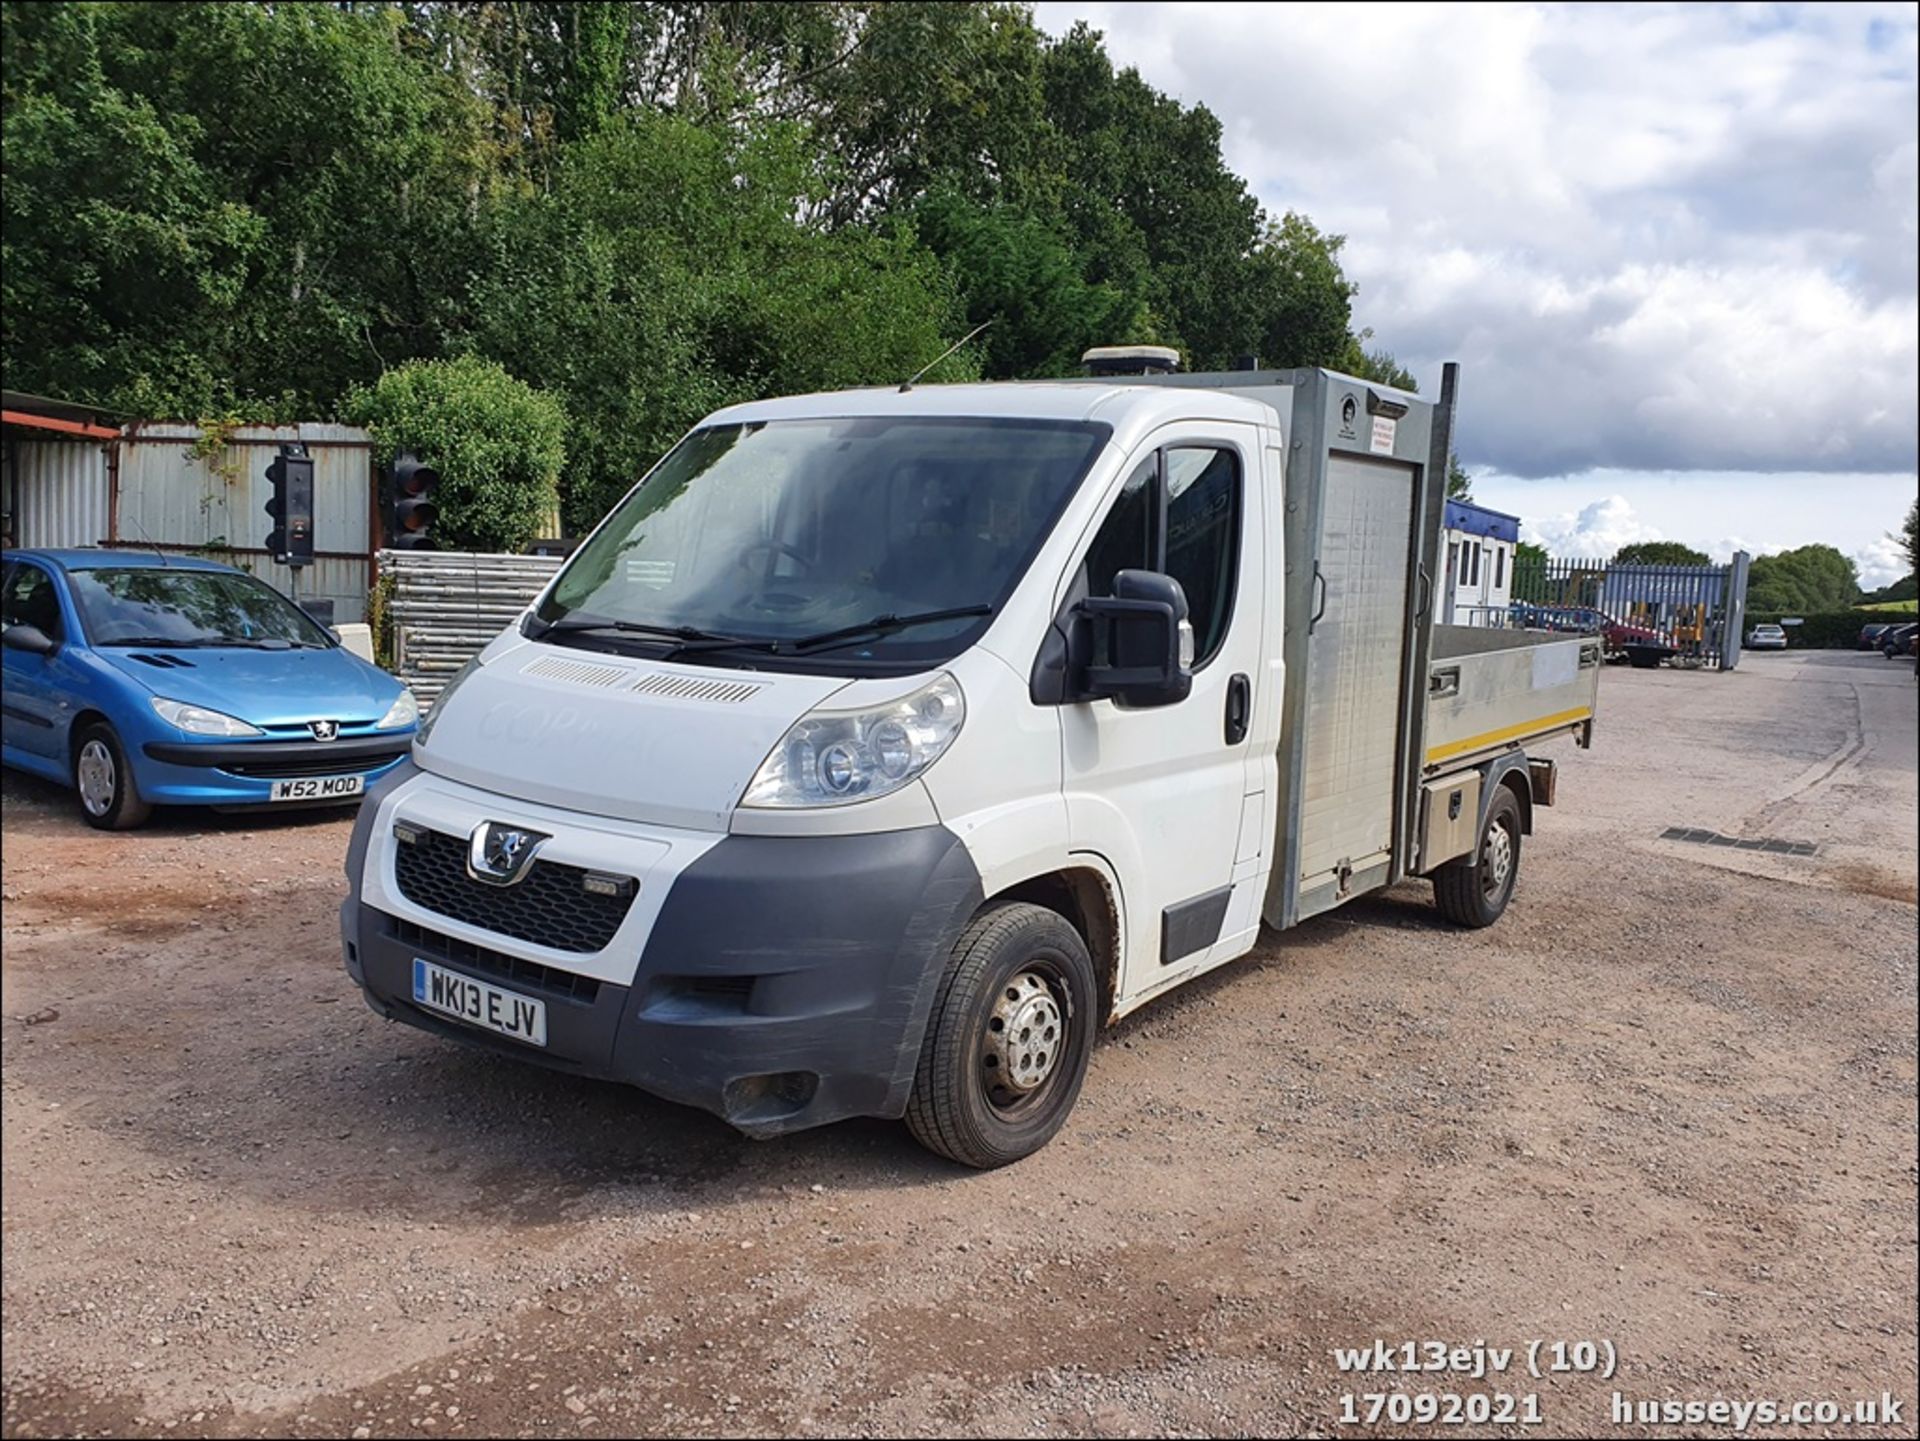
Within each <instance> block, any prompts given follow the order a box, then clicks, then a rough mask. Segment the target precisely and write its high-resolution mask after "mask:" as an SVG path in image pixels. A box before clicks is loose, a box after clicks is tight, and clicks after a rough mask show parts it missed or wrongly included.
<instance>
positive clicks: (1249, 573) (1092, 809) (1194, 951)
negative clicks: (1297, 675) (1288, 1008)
mask: <svg viewBox="0 0 1920 1441" xmlns="http://www.w3.org/2000/svg"><path fill="white" fill-rule="evenodd" d="M1260 456H1261V451H1260V434H1259V431H1258V429H1257V427H1255V426H1252V425H1246V424H1233V423H1228V422H1207V423H1197V422H1196V423H1193V424H1191V425H1182V426H1178V427H1171V428H1168V429H1165V430H1162V431H1161V432H1159V433H1158V434H1156V435H1155V436H1154V437H1153V439H1152V441H1151V443H1150V444H1148V445H1146V446H1144V447H1143V448H1142V449H1141V450H1140V451H1139V452H1137V453H1136V454H1135V455H1133V456H1131V457H1130V458H1129V460H1128V463H1127V465H1126V466H1125V467H1124V468H1123V470H1122V471H1121V480H1120V481H1119V483H1118V485H1117V486H1116V487H1115V489H1114V492H1113V494H1112V495H1111V496H1110V497H1109V498H1108V505H1107V509H1106V511H1105V513H1104V516H1103V518H1102V519H1101V520H1100V521H1099V522H1098V524H1097V525H1096V527H1095V529H1094V530H1093V532H1092V534H1091V535H1090V536H1089V537H1088V539H1087V541H1086V544H1085V545H1084V548H1083V550H1082V552H1081V558H1080V561H1079V563H1078V565H1077V566H1076V567H1075V569H1074V570H1073V571H1072V572H1071V573H1070V574H1069V576H1068V577H1067V580H1066V583H1065V585H1064V586H1063V594H1062V596H1061V600H1062V602H1063V604H1068V605H1070V604H1072V603H1074V602H1075V601H1077V600H1078V599H1079V598H1080V597H1081V596H1088V595H1091V596H1106V595H1111V594H1112V585H1113V577H1114V576H1115V574H1116V573H1118V572H1119V571H1121V570H1127V569H1142V570H1153V571H1160V572H1162V573H1164V574H1167V575H1170V576H1172V577H1173V578H1174V579H1175V580H1178V581H1179V582H1180V584H1181V588H1182V589H1183V590H1184V591H1185V593H1186V598H1187V607H1188V616H1189V623H1190V624H1191V626H1192V628H1193V663H1192V669H1193V689H1192V691H1191V692H1190V693H1189V694H1188V696H1187V697H1186V699H1184V700H1182V701H1179V702H1177V703H1175V704H1172V705H1166V706H1156V707H1151V708H1134V707H1129V706H1126V705H1124V704H1122V703H1120V702H1118V701H1115V700H1111V699H1101V700H1094V701H1082V702H1079V703H1076V704H1071V705H1067V706H1065V707H1063V708H1062V711H1061V730H1062V742H1063V757H1062V759H1063V773H1064V788H1065V793H1066V801H1067V824H1068V833H1069V836H1070V844H1071V846H1072V848H1073V849H1074V850H1076V851H1091V852H1095V853H1097V854H1099V855H1101V856H1103V857H1105V858H1106V860H1107V861H1108V862H1109V864H1111V865H1112V866H1113V867H1114V869H1115V871H1116V872H1117V873H1118V876H1119V880H1120V885H1121V890H1122V897H1121V903H1122V905H1123V906H1124V908H1125V911H1126V917H1125V919H1126V936H1127V944H1126V947H1125V961H1124V968H1123V974H1122V976H1121V977H1120V984H1119V991H1120V998H1121V1000H1122V1001H1123V1002H1124V1001H1126V1000H1128V999H1129V998H1132V997H1137V996H1139V995H1141V994H1143V993H1145V992H1148V991H1152V990H1155V989H1157V988H1159V987H1160V986H1162V985H1166V984H1170V983H1171V982H1172V981H1174V980H1176V979H1178V978H1180V977H1181V976H1183V975H1186V974H1190V973H1191V972H1192V971H1193V970H1195V969H1196V968H1198V967H1200V966H1203V965H1205V964H1206V963H1207V962H1208V960H1209V959H1212V958H1218V957H1221V956H1222V955H1223V954H1225V953H1232V954H1238V953H1239V951H1243V950H1245V949H1246V946H1247V939H1248V937H1247V933H1248V932H1249V930H1250V929H1252V928H1257V925H1258V899H1257V896H1256V895H1255V892H1256V891H1257V890H1258V881H1257V876H1256V875H1255V874H1254V873H1255V872H1256V871H1257V870H1258V867H1259V860H1260V853H1261V850H1262V846H1263V839H1262V835H1261V832H1262V830H1263V826H1264V819H1263V815H1262V801H1263V797H1262V795H1261V794H1260V782H1259V779H1258V777H1259V775H1260V774H1261V772H1260V769H1259V768H1258V767H1256V766H1252V765H1250V764H1249V750H1250V747H1249V745H1248V735H1249V733H1250V730H1251V729H1252V726H1253V718H1254V716H1255V715H1256V709H1255V708H1256V706H1258V705H1259V704H1260V702H1261V699H1262V697H1261V696H1260V695H1258V694H1257V693H1256V687H1257V686H1258V684H1259V682H1260V679H1261V672H1262V669H1263V668H1262V666H1261V665H1260V656H1261V626H1262V622H1263V615H1262V610H1263V607H1262V606H1261V604H1260V596H1261V594H1262V586H1263V584H1264V567H1263V559H1264V557H1263V551H1262V547H1261V545H1260V543H1259V537H1260V534H1261V525H1262V504H1261V495H1260V488H1259V484H1258V477H1259V475H1260ZM1240 891H1244V892H1245V893H1246V894H1245V895H1244V896H1237V895H1236V893H1237V892H1240ZM1236 900H1238V901H1240V902H1243V904H1236Z"/></svg>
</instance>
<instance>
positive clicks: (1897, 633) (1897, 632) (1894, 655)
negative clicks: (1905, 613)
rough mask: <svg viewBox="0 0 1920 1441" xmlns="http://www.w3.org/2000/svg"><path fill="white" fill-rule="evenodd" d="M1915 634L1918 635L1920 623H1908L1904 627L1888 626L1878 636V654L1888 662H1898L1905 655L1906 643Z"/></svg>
mask: <svg viewBox="0 0 1920 1441" xmlns="http://www.w3.org/2000/svg"><path fill="white" fill-rule="evenodd" d="M1916 634H1920V623H1916V622H1912V621H1910V622H1908V623H1907V624H1906V625H1896V626H1889V627H1888V628H1887V629H1886V630H1885V631H1884V632H1883V633H1882V634H1881V636H1880V654H1882V655H1883V656H1885V657H1886V658H1887V659H1888V660H1898V659H1899V658H1900V657H1901V656H1903V655H1905V654H1906V653H1907V643H1908V642H1909V641H1910V640H1912V639H1913V637H1914V636H1915V635H1916Z"/></svg>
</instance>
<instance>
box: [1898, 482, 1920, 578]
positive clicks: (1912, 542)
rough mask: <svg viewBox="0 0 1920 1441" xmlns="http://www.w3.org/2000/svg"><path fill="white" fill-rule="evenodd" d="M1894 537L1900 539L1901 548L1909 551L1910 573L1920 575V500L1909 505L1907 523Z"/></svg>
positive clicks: (1908, 564) (1908, 569)
mask: <svg viewBox="0 0 1920 1441" xmlns="http://www.w3.org/2000/svg"><path fill="white" fill-rule="evenodd" d="M1893 539H1895V540H1897V541H1899V542H1900V548H1901V549H1902V550H1904V551H1906V553H1907V571H1908V573H1909V574H1910V575H1920V500H1916V501H1914V503H1913V504H1912V505H1910V506H1908V507H1907V519H1906V523H1905V524H1904V525H1902V526H1901V527H1900V533H1899V534H1898V535H1897V536H1894V537H1893Z"/></svg>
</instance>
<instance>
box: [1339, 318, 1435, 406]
mask: <svg viewBox="0 0 1920 1441" xmlns="http://www.w3.org/2000/svg"><path fill="white" fill-rule="evenodd" d="M1371 339H1373V332H1372V331H1371V330H1362V331H1359V332H1357V333H1355V334H1350V335H1348V337H1347V340H1346V348H1345V350H1344V351H1343V352H1342V353H1341V356H1340V359H1339V361H1338V362H1337V363H1336V364H1335V365H1334V367H1333V368H1334V369H1335V370H1338V371H1340V372H1341V373H1342V374H1345V375H1351V376H1354V377H1356V378H1358V379H1360V380H1371V381H1375V382H1377V383H1379V384H1381V385H1391V386H1393V387H1394V388H1395V389H1396V390H1405V391H1418V390H1419V389H1420V385H1419V382H1417V381H1416V380H1415V379H1414V378H1413V372H1412V371H1410V370H1408V369H1407V368H1406V367H1405V366H1404V365H1402V364H1401V363H1400V362H1399V361H1397V360H1395V359H1394V358H1393V353H1392V352H1391V351H1388V350H1382V349H1378V348H1375V349H1368V348H1367V342H1368V341H1369V340H1371Z"/></svg>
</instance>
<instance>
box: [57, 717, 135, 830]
mask: <svg viewBox="0 0 1920 1441" xmlns="http://www.w3.org/2000/svg"><path fill="white" fill-rule="evenodd" d="M73 788H74V789H75V790H76V791H78V792H79V793H80V814H81V815H83V816H85V817H86V820H87V824H88V825H90V826H94V827H96V828H98V829H100V830H103V831H130V830H132V829H133V828H134V827H135V826H137V825H141V824H143V823H144V822H145V821H146V819H147V817H148V816H150V815H152V814H153V807H152V806H150V805H148V804H147V803H146V802H145V801H143V800H141V799H140V791H139V788H138V787H136V786H135V785H134V782H133V769H132V767H130V766H129V765H128V764H127V753H126V751H125V749H124V748H122V746H121V744H120V737H119V736H117V735H115V734H114V733H113V727H112V726H110V725H107V724H105V723H104V722H100V723H96V724H94V725H90V726H88V727H87V728H86V729H85V730H83V731H82V732H80V743H79V744H78V745H77V746H75V747H74V751H73Z"/></svg>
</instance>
